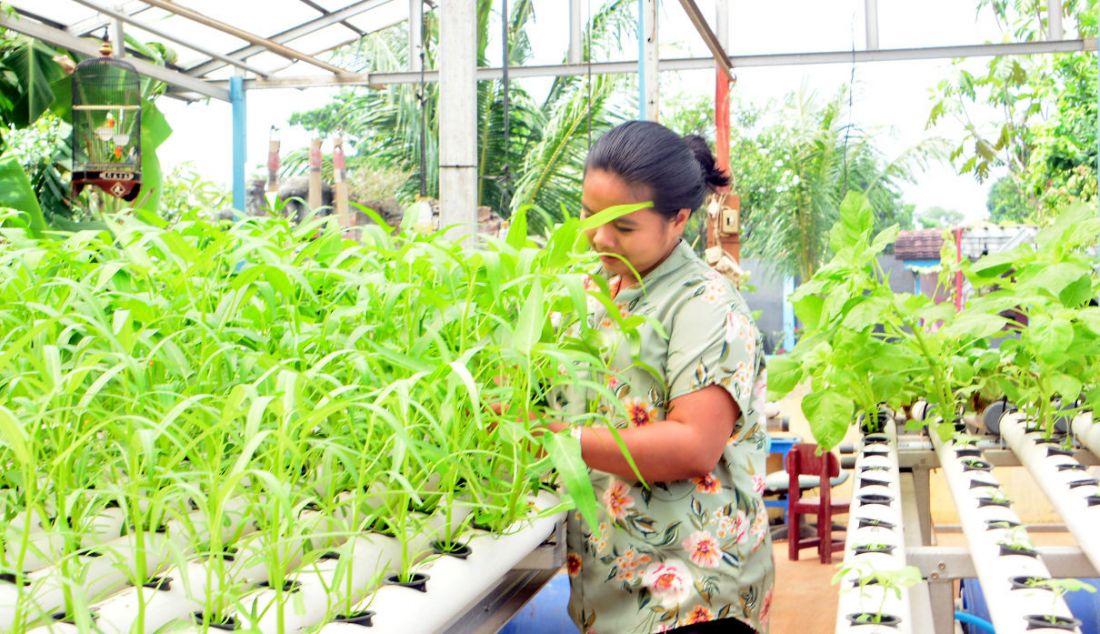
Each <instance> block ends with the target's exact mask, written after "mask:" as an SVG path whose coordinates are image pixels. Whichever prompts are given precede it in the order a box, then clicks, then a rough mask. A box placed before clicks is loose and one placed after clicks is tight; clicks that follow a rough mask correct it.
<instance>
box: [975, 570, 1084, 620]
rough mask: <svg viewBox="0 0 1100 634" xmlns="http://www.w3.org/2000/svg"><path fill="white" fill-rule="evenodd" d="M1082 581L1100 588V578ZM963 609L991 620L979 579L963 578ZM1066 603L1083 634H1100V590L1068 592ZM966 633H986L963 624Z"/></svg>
mask: <svg viewBox="0 0 1100 634" xmlns="http://www.w3.org/2000/svg"><path fill="white" fill-rule="evenodd" d="M1081 581H1083V582H1085V583H1087V584H1089V585H1091V586H1092V587H1094V588H1096V589H1097V590H1100V579H1082V580H1081ZM961 594H962V604H963V611H964V612H969V613H970V614H973V615H974V616H976V617H978V618H981V619H985V620H986V621H989V620H990V618H989V606H988V605H986V603H985V595H983V594H982V586H981V584H980V583H978V580H977V579H963V580H962V592H961ZM1065 600H1066V603H1067V604H1069V611H1070V612H1072V613H1073V616H1074V618H1076V619H1077V620H1079V621H1081V634H1100V592H1095V593H1091V594H1090V593H1089V592H1087V591H1085V590H1078V591H1077V592H1067V593H1066V595H1065ZM963 631H964V632H966V634H985V633H984V632H983V631H982V630H981V629H980V628H977V627H973V626H968V625H963Z"/></svg>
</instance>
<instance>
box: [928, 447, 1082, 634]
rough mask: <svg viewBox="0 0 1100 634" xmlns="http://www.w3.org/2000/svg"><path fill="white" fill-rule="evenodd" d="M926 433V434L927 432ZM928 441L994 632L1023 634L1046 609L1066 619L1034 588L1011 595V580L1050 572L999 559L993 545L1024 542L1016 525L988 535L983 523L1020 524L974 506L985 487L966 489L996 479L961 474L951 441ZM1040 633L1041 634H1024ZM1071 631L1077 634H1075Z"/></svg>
mask: <svg viewBox="0 0 1100 634" xmlns="http://www.w3.org/2000/svg"><path fill="white" fill-rule="evenodd" d="M929 428H930V429H932V428H933V426H930V427H929ZM1002 430H1003V427H1002ZM930 436H931V437H932V444H933V446H934V447H935V449H936V456H937V457H938V458H939V462H940V466H941V467H942V469H943V473H944V476H945V478H946V479H947V485H948V488H950V490H951V496H952V497H953V498H954V500H955V507H956V509H957V510H958V513H959V520H960V522H961V524H962V528H963V533H964V534H965V535H966V541H967V545H968V546H969V548H970V557H971V559H973V561H974V568H975V570H976V571H977V573H978V579H979V581H980V582H981V584H982V593H983V594H984V595H985V601H986V603H987V604H988V605H989V614H990V619H991V620H992V622H993V627H994V628H996V630H997V631H998V632H1023V631H1025V628H1026V627H1027V626H1026V616H1027V615H1031V614H1048V613H1050V612H1051V610H1052V609H1053V610H1054V613H1055V614H1056V615H1058V616H1062V617H1066V618H1072V615H1071V613H1070V611H1069V607H1067V605H1066V602H1065V601H1064V600H1062V599H1061V598H1059V599H1058V600H1057V601H1054V600H1053V599H1052V597H1051V595H1050V593H1049V592H1045V591H1043V590H1039V589H1035V588H1028V589H1024V590H1012V578H1013V577H1018V576H1028V577H1043V578H1046V577H1050V571H1049V570H1048V569H1047V567H1046V565H1045V564H1044V563H1043V562H1042V559H1041V558H1040V557H1039V556H1036V557H1028V556H1024V555H1013V554H1009V555H1002V554H1001V548H1000V546H999V544H998V542H1000V541H1002V540H1006V539H1007V538H1009V537H1010V536H1011V535H1013V534H1014V535H1015V537H1016V538H1017V539H1021V540H1027V541H1028V542H1029V543H1030V540H1029V539H1028V537H1027V531H1026V529H1025V528H1024V527H1023V525H1022V524H1021V525H1020V526H1019V527H1018V528H1017V529H1012V530H1013V531H1016V532H1015V533H1012V532H1010V529H1005V528H995V529H992V530H989V529H988V526H987V522H988V521H992V520H1010V521H1013V522H1017V523H1019V522H1020V518H1019V517H1018V516H1017V515H1016V513H1014V512H1013V511H1012V510H1011V508H1006V507H1001V506H979V498H982V497H989V496H990V492H991V491H992V489H991V488H989V487H985V486H983V487H978V488H971V487H970V484H971V481H972V480H975V479H977V480H979V481H980V482H983V483H988V484H991V485H997V486H999V483H998V482H997V479H996V478H995V477H994V476H993V474H992V472H982V471H964V469H963V462H962V459H960V458H959V457H958V456H957V454H956V449H958V448H962V447H960V446H957V445H956V444H955V442H954V440H951V441H948V442H943V441H942V440H940V437H939V434H937V433H936V432H935V431H932V432H931V434H930ZM979 458H980V456H979ZM1043 631H1047V630H1029V632H1043ZM1049 631H1053V630H1049ZM1073 631H1076V632H1080V629H1079V628H1078V629H1075V630H1073Z"/></svg>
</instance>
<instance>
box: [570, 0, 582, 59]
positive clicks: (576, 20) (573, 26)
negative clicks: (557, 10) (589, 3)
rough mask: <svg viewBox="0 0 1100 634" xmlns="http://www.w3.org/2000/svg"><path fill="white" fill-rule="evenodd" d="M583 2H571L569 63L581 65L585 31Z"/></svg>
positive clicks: (578, 0) (577, 0)
mask: <svg viewBox="0 0 1100 634" xmlns="http://www.w3.org/2000/svg"><path fill="white" fill-rule="evenodd" d="M582 24H583V21H582V20H581V0H569V58H568V59H569V63H570V64H580V63H581V61H582V59H581V57H582V56H581V51H582V50H583V43H582V42H581V37H582V34H583V33H584V30H583V29H582V28H581V25H582Z"/></svg>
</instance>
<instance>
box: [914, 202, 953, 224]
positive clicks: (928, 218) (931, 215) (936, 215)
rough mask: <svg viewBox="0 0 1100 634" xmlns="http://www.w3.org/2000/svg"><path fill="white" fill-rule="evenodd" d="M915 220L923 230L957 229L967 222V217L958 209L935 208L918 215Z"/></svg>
mask: <svg viewBox="0 0 1100 634" xmlns="http://www.w3.org/2000/svg"><path fill="white" fill-rule="evenodd" d="M914 219H915V220H916V221H917V223H918V224H919V225H920V226H921V228H923V229H938V228H940V227H944V228H951V227H957V226H959V225H961V224H962V223H963V222H964V221H965V220H966V216H964V215H963V213H962V212H961V211H959V210H958V209H945V208H943V207H939V206H934V207H929V208H928V209H925V210H924V211H922V212H920V213H918V214H917V215H916V216H915V218H914Z"/></svg>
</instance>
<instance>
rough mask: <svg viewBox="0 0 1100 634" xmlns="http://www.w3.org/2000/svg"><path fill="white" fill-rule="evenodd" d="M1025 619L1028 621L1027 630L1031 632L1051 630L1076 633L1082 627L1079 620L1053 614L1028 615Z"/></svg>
mask: <svg viewBox="0 0 1100 634" xmlns="http://www.w3.org/2000/svg"><path fill="white" fill-rule="evenodd" d="M1024 618H1025V619H1027V629H1029V630H1043V629H1050V630H1065V631H1067V632H1074V631H1076V630H1077V628H1079V627H1081V621H1078V620H1077V619H1074V618H1069V617H1065V616H1055V615H1053V614H1028V615H1027V616H1025V617H1024Z"/></svg>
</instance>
